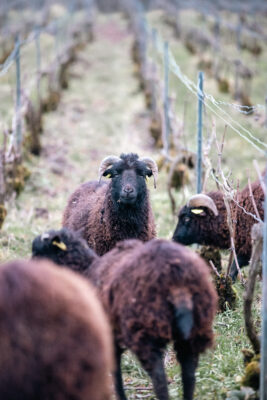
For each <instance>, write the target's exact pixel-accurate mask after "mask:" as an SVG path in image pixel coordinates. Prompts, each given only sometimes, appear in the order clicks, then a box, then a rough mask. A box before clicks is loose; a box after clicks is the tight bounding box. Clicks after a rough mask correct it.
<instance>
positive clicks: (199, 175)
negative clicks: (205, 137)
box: [197, 71, 204, 193]
mask: <svg viewBox="0 0 267 400" xmlns="http://www.w3.org/2000/svg"><path fill="white" fill-rule="evenodd" d="M203 78H204V74H203V72H202V71H200V72H199V74H198V90H199V91H198V110H197V193H201V191H202V183H201V178H202V112H203V111H202V108H203V107H202V106H203V100H204V96H203Z"/></svg>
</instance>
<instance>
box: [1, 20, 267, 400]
mask: <svg viewBox="0 0 267 400" xmlns="http://www.w3.org/2000/svg"><path fill="white" fill-rule="evenodd" d="M151 19H152V22H153V23H155V24H160V27H161V28H160V29H161V31H162V34H164V36H166V37H170V38H171V41H172V47H173V48H175V54H176V56H177V59H178V62H179V63H180V64H181V66H182V67H183V68H184V70H185V71H186V73H187V74H188V75H189V76H190V77H191V78H195V77H196V61H197V60H196V58H195V57H192V56H191V55H189V54H188V52H187V51H186V50H185V49H184V46H183V44H182V43H180V42H175V41H174V40H175V39H174V38H173V37H171V30H170V28H169V27H166V26H165V25H164V24H163V23H162V21H161V19H160V18H158V15H156V14H154V15H151ZM153 19H154V20H153ZM132 40H133V38H132V36H131V35H129V33H127V26H126V22H125V21H124V20H123V19H122V18H121V17H120V16H118V15H113V16H109V17H108V18H106V17H99V18H98V21H97V24H96V40H95V41H94V42H93V43H92V44H90V45H88V46H87V47H86V48H85V49H84V51H83V52H82V53H80V54H79V57H78V61H77V62H76V63H75V64H74V65H73V66H72V68H71V75H72V80H71V82H70V88H69V90H68V91H65V92H64V93H63V97H62V100H61V103H60V106H59V108H58V110H57V111H56V112H52V113H49V114H47V115H46V116H45V120H44V127H45V130H44V133H43V135H42V146H43V152H42V155H41V157H40V158H37V157H34V156H28V157H27V160H26V165H27V167H28V168H29V169H30V170H31V176H30V178H29V181H28V182H27V185H26V187H25V190H24V191H23V193H22V194H21V195H20V196H19V198H17V199H14V198H13V199H11V200H10V201H9V204H8V216H7V219H6V222H5V224H4V227H3V230H2V231H1V232H0V261H6V260H10V259H13V258H21V257H23V258H25V257H26V258H28V257H29V256H30V253H31V241H32V239H33V238H34V236H35V235H37V234H39V233H40V232H42V231H44V230H46V229H49V228H59V227H60V225H61V218H62V212H63V209H64V207H65V205H66V202H67V198H68V196H69V195H70V193H71V192H72V191H73V190H74V189H75V188H76V187H77V185H79V184H80V183H81V182H84V181H86V180H90V179H97V176H98V167H99V163H100V161H101V160H102V158H103V157H105V156H106V155H108V154H120V153H121V152H129V151H133V152H138V153H139V154H140V156H146V155H148V156H152V157H157V156H158V155H159V152H157V151H155V150H154V149H153V148H152V146H151V140H150V137H149V134H148V114H147V113H146V112H145V110H144V96H143V94H142V93H141V92H139V91H138V82H137V81H136V79H135V77H134V75H133V65H132V61H131V59H130V47H131V44H132ZM174 44H175V46H174ZM205 86H206V87H207V89H208V90H211V88H213V89H214V90H215V87H214V84H213V82H212V81H211V82H209V80H208V78H207V81H205ZM171 88H172V89H171V90H175V91H177V102H178V103H179V104H177V113H179V112H180V111H181V107H182V104H183V99H184V98H185V97H187V98H188V100H189V101H190V102H191V103H190V104H191V105H192V107H190V109H189V110H188V115H187V118H188V120H187V124H186V125H187V126H186V134H187V135H188V137H187V140H188V142H189V143H190V146H191V145H192V147H194V146H195V145H194V143H193V139H192V138H195V127H196V126H195V125H196V118H195V115H196V114H195V112H196V105H195V104H196V101H195V99H194V98H193V99H192V98H190V96H188V93H187V92H186V90H185V88H184V87H183V86H182V85H180V84H177V80H174V78H173V77H172V80H171ZM218 131H219V133H220V134H221V126H219V125H218ZM262 134H263V131H262ZM236 146H238V151H237V147H236ZM233 154H234V155H235V160H234V161H235V163H234V162H233V163H230V161H229V160H231V157H233ZM253 156H254V154H253V152H251V149H250V148H249V147H248V146H247V147H246V144H244V143H243V142H241V141H239V140H237V139H236V137H235V136H234V135H229V136H227V143H226V146H225V155H224V157H225V163H226V164H227V166H228V165H231V166H232V165H234V167H233V170H234V173H235V174H236V175H235V176H237V177H240V176H241V178H242V179H243V181H244V170H245V168H250V169H251V160H252V158H253ZM215 158H216V157H215ZM228 163H229V164H228ZM192 185H193V186H194V182H193V183H192ZM149 188H150V195H151V200H152V205H153V209H154V213H155V217H156V223H157V229H158V236H159V237H164V238H171V236H172V233H173V231H174V228H175V224H176V218H175V219H174V218H173V217H172V215H171V212H170V204H169V199H168V196H167V192H166V173H165V172H161V173H160V174H159V180H158V187H157V189H156V190H154V189H153V183H152V181H151V180H150V182H149ZM192 192H193V190H192V189H191V188H186V197H188V195H189V194H191V193H192ZM175 196H176V199H177V202H178V204H182V203H183V201H184V200H183V196H182V193H181V192H177V193H176V194H175ZM38 208H43V209H44V210H45V211H46V214H43V216H42V215H41V216H37V211H38V210H37V209H38ZM236 288H237V293H238V305H237V308H236V310H234V311H230V310H229V311H227V312H225V313H224V314H218V315H217V317H216V320H215V324H214V327H215V332H216V345H215V348H214V349H213V350H210V351H209V352H207V353H206V354H205V355H203V356H202V357H201V359H200V364H199V368H198V370H197V385H196V395H195V397H196V398H198V399H201V400H202V399H205V400H214V399H224V398H225V397H226V393H227V391H228V390H231V389H234V388H235V387H238V385H239V384H238V382H237V381H238V377H239V376H241V375H242V373H243V362H242V353H241V349H242V348H243V347H249V344H248V340H247V338H246V335H245V332H244V323H243V314H242V295H243V288H242V287H241V286H240V285H239V284H237V285H236ZM259 292H260V288H258V289H257V293H259ZM259 314H260V302H259V300H258V301H257V302H256V305H255V315H256V317H257V321H258V322H259ZM165 363H166V368H167V374H168V377H169V380H170V384H169V391H170V396H171V399H173V400H174V399H177V397H178V396H180V397H181V381H180V368H179V366H178V365H177V363H176V361H175V356H174V354H173V352H172V350H171V348H169V351H168V355H167V356H166V359H165ZM123 372H124V378H125V384H126V387H127V393H128V395H129V399H137V398H150V399H152V398H154V395H153V392H152V389H151V383H150V381H149V380H148V378H147V376H146V374H145V373H144V371H143V370H142V369H141V367H140V366H139V363H138V362H137V361H136V359H135V358H134V357H133V356H132V355H131V354H129V353H126V354H125V356H124V358H123ZM144 388H145V389H144ZM147 388H148V389H147Z"/></svg>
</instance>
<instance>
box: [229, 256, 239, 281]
mask: <svg viewBox="0 0 267 400" xmlns="http://www.w3.org/2000/svg"><path fill="white" fill-rule="evenodd" d="M229 275H230V277H231V278H232V281H233V282H235V281H236V278H237V275H238V270H237V266H236V262H235V260H234V261H233V263H232V265H231V269H230V273H229Z"/></svg>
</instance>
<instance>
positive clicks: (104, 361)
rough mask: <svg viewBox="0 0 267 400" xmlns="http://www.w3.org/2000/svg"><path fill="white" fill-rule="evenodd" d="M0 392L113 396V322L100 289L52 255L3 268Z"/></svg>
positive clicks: (51, 398)
mask: <svg viewBox="0 0 267 400" xmlns="http://www.w3.org/2000/svg"><path fill="white" fill-rule="evenodd" d="M0 330H1V335H0V398H1V399H3V400H14V399H20V400H37V399H38V400H70V399H73V400H85V399H94V400H108V399H111V395H110V379H109V376H108V373H109V372H110V370H112V344H111V334H110V328H109V326H108V323H107V320H106V317H105V315H104V311H103V309H102V307H101V305H100V303H99V301H98V300H97V298H96V295H95V291H94V290H93V288H92V287H91V285H89V283H88V282H86V280H85V279H82V278H80V277H79V276H78V275H77V274H75V273H73V272H72V271H68V270H67V269H61V268H58V266H56V265H54V264H53V263H51V262H50V261H48V260H46V261H45V260H32V261H17V260H16V261H13V262H9V263H6V264H3V265H1V268H0Z"/></svg>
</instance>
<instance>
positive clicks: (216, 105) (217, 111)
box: [132, 5, 267, 222]
mask: <svg viewBox="0 0 267 400" xmlns="http://www.w3.org/2000/svg"><path fill="white" fill-rule="evenodd" d="M132 11H133V12H134V13H136V15H135V17H134V18H138V17H139V18H142V20H144V21H145V27H146V32H147V33H146V35H145V38H146V39H144V40H148V42H149V44H150V46H151V51H150V52H149V57H147V56H146V59H147V60H143V62H146V61H147V62H148V65H147V66H146V68H143V69H144V70H145V71H146V76H145V78H144V79H147V81H148V82H149V80H150V79H151V70H152V67H151V65H155V63H158V61H159V60H160V61H161V70H162V76H161V77H160V78H159V77H158V82H157V85H158V87H159V90H158V94H159V97H158V100H157V101H159V102H160V109H161V110H162V115H165V114H166V110H165V104H166V101H165V97H166V96H165V90H164V87H165V86H166V82H165V83H163V81H164V76H166V70H165V67H166V65H168V68H169V70H170V72H171V73H172V74H173V75H174V76H175V77H176V78H178V80H179V81H180V82H181V83H182V84H183V85H184V86H185V87H186V88H187V90H188V92H189V93H191V94H193V95H194V96H195V97H196V98H197V99H198V100H200V99H202V101H203V105H204V107H205V109H208V110H209V111H210V113H211V115H214V116H215V117H216V118H219V119H220V120H222V121H223V122H224V124H225V126H228V127H229V128H231V129H232V131H233V132H234V133H236V134H237V135H239V136H240V137H241V138H242V139H243V140H245V141H246V142H247V143H249V145H250V146H251V147H253V149H255V150H256V151H257V153H258V154H260V155H261V156H266V150H267V144H266V143H265V142H264V141H263V140H261V139H260V138H258V137H256V136H255V135H254V134H253V133H252V132H251V130H249V129H247V128H246V127H244V126H243V125H241V124H240V123H239V122H238V121H237V120H236V119H234V118H233V117H232V116H231V115H230V114H229V113H228V112H227V111H225V110H224V109H223V108H222V106H226V107H229V108H230V109H232V110H234V111H239V112H240V111H244V110H245V109H246V106H242V105H238V104H235V103H228V102H225V101H221V100H217V99H215V98H214V96H212V95H211V94H209V93H207V92H206V91H205V90H201V89H200V88H199V85H197V83H196V82H193V81H192V80H191V79H190V78H189V77H188V76H187V75H186V74H185V73H184V72H183V71H182V69H181V67H180V66H179V65H178V64H177V62H176V60H175V57H174V55H173V53H172V51H171V49H170V48H169V46H168V59H167V62H166V40H165V38H163V37H162V36H161V35H160V34H159V32H158V31H157V30H155V28H154V27H151V25H150V24H149V23H148V22H147V19H146V17H145V11H144V9H141V10H140V7H139V8H137V7H136V6H135V5H133V7H132ZM135 34H136V36H137V41H141V40H142V35H141V37H140V31H139V30H138V24H136V26H135ZM149 44H148V43H146V47H148V46H149ZM155 56H157V57H156V58H155ZM162 64H163V65H164V67H163V66H162ZM153 69H155V68H153ZM152 79H153V78H152ZM165 81H166V79H165ZM148 87H149V86H148ZM252 107H253V109H254V110H256V109H263V108H265V106H263V105H261V104H257V105H255V106H252ZM163 110H164V111H163ZM170 112H171V113H173V110H172V111H170V110H168V111H167V114H168V113H170ZM242 114H246V112H242ZM164 121H165V119H164ZM200 123H201V124H202V122H200ZM172 128H173V127H172ZM171 133H172V134H174V131H173V129H171ZM164 136H166V129H165V122H164V123H163V125H162V139H163V143H164V141H166V138H165V137H164ZM186 147H187V146H186ZM187 149H188V151H189V153H191V154H193V153H194V154H195V152H193V151H191V150H190V149H189V148H188V147H187ZM177 151H178V150H177ZM200 151H201V150H200ZM163 155H164V157H165V159H166V160H168V161H171V160H172V157H169V155H168V154H166V149H164V150H163ZM176 159H179V155H177V157H175V158H174V159H173V161H174V162H175V160H176ZM205 162H206V160H205V159H204V164H205ZM201 165H202V161H201ZM210 167H211V168H210V172H209V176H210V177H211V178H212V179H213V180H214V182H215V183H216V184H217V185H219V187H223V184H224V182H223V180H222V182H220V178H219V177H217V176H216V175H215V174H214V173H213V171H216V168H213V167H212V165H210ZM222 179H223V177H222ZM232 181H233V180H232ZM231 184H233V182H232V183H231ZM199 190H200V189H199V188H198V191H199ZM235 193H236V190H235V189H234V188H233V190H232V193H229V196H230V197H229V199H230V200H231V202H232V204H233V205H235V206H236V207H238V208H239V209H241V210H242V212H244V214H246V215H248V216H250V217H251V218H253V219H254V220H255V222H260V220H259V218H258V217H257V215H256V214H255V213H253V212H249V211H247V210H246V209H245V208H244V207H243V206H242V205H241V204H240V203H239V202H238V201H237V200H236V198H235ZM171 202H172V201H171Z"/></svg>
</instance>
